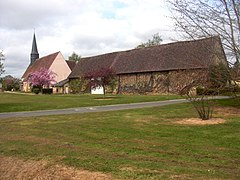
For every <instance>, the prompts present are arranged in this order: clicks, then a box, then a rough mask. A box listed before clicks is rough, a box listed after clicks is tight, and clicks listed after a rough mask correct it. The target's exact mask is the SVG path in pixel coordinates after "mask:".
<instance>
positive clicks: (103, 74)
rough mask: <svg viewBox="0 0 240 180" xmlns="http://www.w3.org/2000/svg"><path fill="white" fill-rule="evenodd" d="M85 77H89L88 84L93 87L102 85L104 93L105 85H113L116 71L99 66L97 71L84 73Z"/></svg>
mask: <svg viewBox="0 0 240 180" xmlns="http://www.w3.org/2000/svg"><path fill="white" fill-rule="evenodd" d="M84 78H85V79H89V80H90V81H89V84H88V85H89V86H90V87H91V88H93V89H96V88H97V87H101V86H102V87H103V91H104V94H105V86H108V85H110V86H112V87H113V86H114V84H115V80H116V73H115V71H114V70H113V69H112V68H101V69H99V70H98V71H90V72H87V73H85V74H84Z"/></svg>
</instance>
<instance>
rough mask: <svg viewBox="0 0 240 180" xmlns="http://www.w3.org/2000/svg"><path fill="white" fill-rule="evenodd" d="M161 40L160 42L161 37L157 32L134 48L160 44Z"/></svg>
mask: <svg viewBox="0 0 240 180" xmlns="http://www.w3.org/2000/svg"><path fill="white" fill-rule="evenodd" d="M161 42H162V38H161V37H160V36H159V33H156V34H154V35H153V36H152V39H149V40H148V41H147V42H145V43H141V44H140V45H138V46H137V47H136V48H145V47H150V46H155V45H159V44H161Z"/></svg>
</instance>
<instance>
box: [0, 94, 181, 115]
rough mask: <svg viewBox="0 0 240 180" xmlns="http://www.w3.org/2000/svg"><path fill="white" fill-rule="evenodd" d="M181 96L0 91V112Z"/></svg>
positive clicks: (177, 97)
mask: <svg viewBox="0 0 240 180" xmlns="http://www.w3.org/2000/svg"><path fill="white" fill-rule="evenodd" d="M179 98H181V96H176V95H169V96H166V95H165V96H163V95H162V96H160V95H155V96H154V95H152V96H150V95H148V96H146V95H111V96H108V95H106V97H105V98H104V97H103V96H102V95H29V94H8V93H0V113H1V112H14V111H33V110H47V109H63V108H72V107H86V106H100V105H111V104H125V103H134V102H148V101H162V100H170V99H179Z"/></svg>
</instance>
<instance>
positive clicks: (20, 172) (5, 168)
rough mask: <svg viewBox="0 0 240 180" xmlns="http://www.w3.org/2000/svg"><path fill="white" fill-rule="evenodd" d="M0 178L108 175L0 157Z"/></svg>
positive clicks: (99, 178)
mask: <svg viewBox="0 0 240 180" xmlns="http://www.w3.org/2000/svg"><path fill="white" fill-rule="evenodd" d="M0 179H1V180H9V179H15V180H20V179H21V180H22V179H60V180H61V179H73V180H74V179H82V180H93V179H94V180H103V179H104V180H107V179H113V178H112V177H111V176H110V175H107V174H104V173H101V172H90V171H86V170H79V169H76V168H73V167H68V166H63V165H55V164H51V163H49V162H47V161H43V160H41V161H33V160H22V159H19V158H13V157H0Z"/></svg>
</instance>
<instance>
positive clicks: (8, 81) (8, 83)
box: [2, 75, 21, 91]
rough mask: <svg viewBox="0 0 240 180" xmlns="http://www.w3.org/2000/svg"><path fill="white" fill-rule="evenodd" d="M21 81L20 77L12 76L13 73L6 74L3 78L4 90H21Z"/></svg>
mask: <svg viewBox="0 0 240 180" xmlns="http://www.w3.org/2000/svg"><path fill="white" fill-rule="evenodd" d="M20 83H21V80H20V79H18V78H15V77H12V76H11V75H8V76H5V77H4V78H3V79H2V85H3V90H5V91H11V90H14V91H19V90H20Z"/></svg>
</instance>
